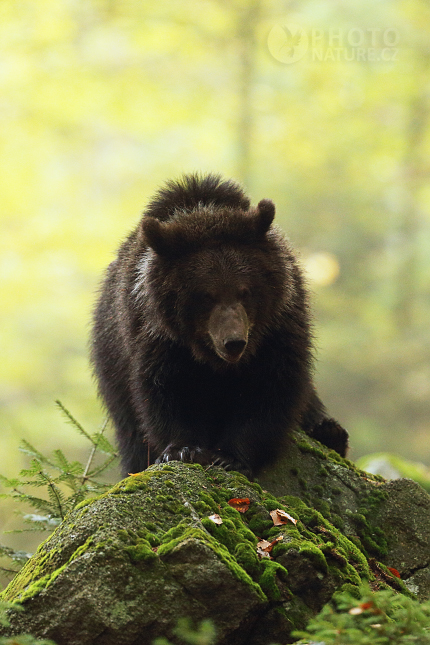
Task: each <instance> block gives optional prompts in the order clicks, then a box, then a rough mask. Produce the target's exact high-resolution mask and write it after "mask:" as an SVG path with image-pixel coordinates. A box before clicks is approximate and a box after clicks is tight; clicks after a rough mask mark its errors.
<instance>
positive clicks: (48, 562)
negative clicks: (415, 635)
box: [0, 432, 430, 645]
mask: <svg viewBox="0 0 430 645" xmlns="http://www.w3.org/2000/svg"><path fill="white" fill-rule="evenodd" d="M233 500H245V501H239V502H238V501H236V502H235V501H233ZM247 500H249V502H248V501H247ZM229 502H230V503H229ZM278 510H279V511H281V512H280V513H273V511H278ZM271 512H272V514H271ZM216 515H218V516H219V517H220V518H221V520H222V523H221V524H220V523H217V522H219V521H220V520H218V519H217V518H216V517H212V516H216ZM214 520H215V521H214ZM429 535H430V497H429V496H428V494H427V493H426V492H425V491H424V490H423V489H422V488H420V486H418V485H417V484H415V483H414V482H412V481H410V480H396V481H392V482H385V481H384V480H383V479H382V478H381V477H378V476H373V475H370V474H368V473H365V472H362V471H359V470H357V468H356V467H355V466H354V465H353V464H352V463H351V462H349V461H347V460H344V459H342V458H341V457H339V456H338V455H337V454H336V453H334V452H333V451H329V450H328V449H326V448H325V447H323V446H322V445H321V444H319V443H318V442H315V441H312V440H311V439H309V438H308V437H307V436H305V435H304V434H302V433H300V432H297V433H293V434H292V436H291V439H290V441H289V445H288V447H287V450H286V451H285V455H284V456H283V457H281V458H280V459H279V461H278V463H277V464H276V465H275V467H273V468H272V469H268V470H267V471H264V472H262V473H261V476H260V477H259V480H258V482H249V481H248V480H247V479H246V478H245V477H244V476H243V475H240V474H238V473H236V472H230V473H228V472H225V471H224V470H223V469H221V468H219V467H208V468H203V467H201V466H199V465H194V464H183V463H180V462H172V463H169V464H165V465H159V466H151V467H150V468H148V469H147V470H146V471H144V472H142V473H140V474H138V475H133V476H131V477H128V478H127V479H125V480H123V481H121V482H119V483H118V484H117V485H115V486H114V487H113V488H112V489H110V491H109V492H107V493H105V494H104V495H102V496H100V497H98V498H94V499H88V500H85V501H84V502H82V503H81V504H79V505H78V506H77V507H76V508H75V510H74V511H73V512H71V513H70V514H69V515H68V516H67V517H66V518H65V520H64V521H63V523H62V524H61V525H60V526H59V527H58V528H57V529H56V530H55V531H54V533H53V534H52V535H51V536H50V537H49V538H48V539H47V540H45V542H43V543H42V544H41V545H40V547H39V549H38V551H37V552H36V553H35V555H34V556H33V557H32V558H31V559H30V560H29V561H28V563H27V564H26V565H25V566H24V568H23V569H22V570H21V571H20V572H19V573H18V574H17V576H16V577H15V578H14V579H13V580H12V582H11V583H10V584H9V586H8V587H7V588H6V590H5V591H4V592H3V594H2V599H3V600H7V601H14V602H18V603H21V604H22V606H23V608H24V611H23V612H19V613H13V612H12V613H11V614H10V621H11V622H10V627H8V628H2V629H0V634H2V635H15V634H19V633H29V634H32V635H33V636H37V637H39V638H50V639H52V640H54V641H55V642H56V643H57V644H58V645H146V644H148V645H150V644H152V643H153V640H154V639H155V638H156V637H160V636H164V637H166V638H168V639H169V640H170V641H171V642H173V643H179V642H181V641H178V639H177V637H176V636H175V627H176V625H177V623H178V620H179V619H180V618H184V617H187V618H189V619H191V621H192V622H193V623H194V624H196V625H197V624H198V623H200V622H201V621H202V620H203V619H211V620H212V622H213V624H214V625H215V628H216V633H217V638H216V642H217V643H219V644H220V645H222V644H225V645H227V644H228V645H236V644H237V645H241V644H243V645H244V644H245V643H246V644H247V645H269V644H271V643H275V642H280V643H291V642H293V641H294V637H292V636H291V632H292V631H293V630H294V629H302V628H304V627H305V626H306V624H307V622H308V620H309V619H310V618H311V617H312V616H313V615H315V614H316V613H317V612H318V611H319V610H320V609H321V608H322V606H323V605H324V604H325V603H326V602H328V601H329V600H330V598H331V597H332V595H333V593H335V592H336V591H339V590H341V589H348V590H350V591H351V592H353V593H354V592H356V591H357V588H358V585H359V584H360V582H361V580H364V579H365V580H369V582H370V584H371V586H372V588H374V589H378V588H383V587H386V586H391V587H393V588H395V589H397V590H398V591H399V592H402V593H406V594H411V593H413V594H416V595H417V596H418V597H419V598H420V599H426V598H428V597H429V596H430V572H429V562H430V545H429V540H428V536H429ZM396 570H397V571H396ZM397 572H398V573H399V574H400V576H401V578H399V577H398V573H397Z"/></svg>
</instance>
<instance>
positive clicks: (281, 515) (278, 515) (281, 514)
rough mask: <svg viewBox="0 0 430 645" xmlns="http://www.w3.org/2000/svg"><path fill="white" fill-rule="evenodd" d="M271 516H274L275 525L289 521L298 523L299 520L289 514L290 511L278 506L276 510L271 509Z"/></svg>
mask: <svg viewBox="0 0 430 645" xmlns="http://www.w3.org/2000/svg"><path fill="white" fill-rule="evenodd" d="M270 517H271V518H272V520H273V524H274V525H275V526H282V525H283V524H286V523H287V522H292V523H293V524H297V520H296V519H295V518H294V517H291V515H288V513H286V512H285V511H283V510H282V509H280V508H277V509H276V510H275V511H270Z"/></svg>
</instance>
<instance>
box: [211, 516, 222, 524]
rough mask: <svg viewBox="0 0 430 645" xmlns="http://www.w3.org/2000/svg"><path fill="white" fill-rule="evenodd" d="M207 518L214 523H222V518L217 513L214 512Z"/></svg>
mask: <svg viewBox="0 0 430 645" xmlns="http://www.w3.org/2000/svg"><path fill="white" fill-rule="evenodd" d="M209 519H210V520H212V522H214V523H215V524H222V519H221V518H220V516H219V515H218V513H214V514H213V515H209Z"/></svg>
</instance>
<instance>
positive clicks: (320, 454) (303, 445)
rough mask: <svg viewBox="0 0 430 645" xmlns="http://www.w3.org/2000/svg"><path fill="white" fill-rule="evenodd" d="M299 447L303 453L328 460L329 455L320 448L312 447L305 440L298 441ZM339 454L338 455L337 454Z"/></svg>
mask: <svg viewBox="0 0 430 645" xmlns="http://www.w3.org/2000/svg"><path fill="white" fill-rule="evenodd" d="M296 443H297V447H298V448H299V450H300V451H301V452H305V453H306V452H308V453H310V454H311V455H315V456H316V457H319V458H320V459H327V455H326V454H325V452H324V451H323V450H320V448H316V447H315V446H313V445H311V444H310V443H308V442H307V441H305V440H301V441H297V442H296ZM316 443H319V442H316ZM336 454H337V453H336Z"/></svg>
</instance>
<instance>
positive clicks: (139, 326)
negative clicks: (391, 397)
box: [92, 175, 348, 475]
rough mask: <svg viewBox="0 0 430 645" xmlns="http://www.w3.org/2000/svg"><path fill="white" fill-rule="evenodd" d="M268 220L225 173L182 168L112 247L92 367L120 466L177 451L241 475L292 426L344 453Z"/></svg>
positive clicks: (295, 291) (289, 254) (291, 272)
mask: <svg viewBox="0 0 430 645" xmlns="http://www.w3.org/2000/svg"><path fill="white" fill-rule="evenodd" d="M274 215H275V207H274V204H273V203H272V202H271V201H270V200H262V201H260V203H259V204H258V206H257V207H256V208H251V207H250V202H249V199H248V198H247V197H246V195H245V194H244V192H243V191H242V189H241V187H240V186H239V185H238V184H236V183H234V182H233V181H226V180H222V179H221V177H219V176H217V175H208V176H205V177H200V176H198V175H189V176H185V177H183V179H182V180H180V181H177V182H174V181H171V182H168V183H167V184H166V186H165V187H164V188H162V189H161V190H160V191H159V192H158V193H157V194H156V195H155V197H154V199H153V200H152V201H151V202H150V203H149V205H148V207H147V209H146V211H145V213H144V215H143V217H142V220H141V222H140V223H139V224H138V226H137V227H136V229H135V230H134V231H133V232H132V233H131V235H130V236H129V237H128V238H127V239H126V240H125V242H124V243H123V244H122V245H121V247H120V249H119V251H118V257H117V259H116V260H115V261H114V262H112V264H111V265H110V266H109V268H108V271H107V274H106V277H105V280H104V283H103V286H102V289H101V293H100V297H99V301H98V304H97V307H96V310H95V315H94V327H93V336H92V362H93V365H94V370H95V374H96V378H97V380H98V384H99V391H100V394H101V396H102V398H103V400H104V402H105V404H106V407H107V410H108V412H109V414H110V416H111V418H112V420H113V423H114V424H115V427H116V432H117V438H118V442H119V449H120V454H121V459H122V466H123V472H124V474H126V473H133V472H139V471H141V470H143V469H144V468H146V467H147V466H148V465H149V463H152V462H153V461H154V460H157V462H166V461H170V460H173V459H179V460H182V461H187V462H198V463H201V464H209V463H215V464H220V465H222V466H224V467H225V468H228V469H236V470H241V471H242V472H245V473H246V474H248V475H255V474H256V473H258V471H259V469H260V468H261V467H263V466H265V465H267V464H270V463H271V462H273V461H274V460H275V459H276V457H277V456H278V455H279V453H280V451H281V449H282V448H283V446H284V440H285V438H286V436H287V435H288V431H289V430H290V429H291V428H294V427H295V426H298V425H300V426H301V427H302V428H303V429H304V430H305V431H306V432H307V433H308V434H310V435H312V436H314V437H315V438H317V439H319V440H320V441H322V442H323V443H325V444H326V445H327V446H329V447H330V448H334V449H335V450H337V451H338V452H339V453H340V454H341V455H343V456H344V455H345V453H346V449H347V439H348V435H347V432H346V431H345V430H344V429H343V428H342V427H341V426H339V425H338V424H337V423H336V422H335V421H333V420H332V419H328V417H327V414H326V411H325V409H324V406H323V405H322V403H321V401H320V400H319V398H318V396H317V394H316V392H315V389H314V387H313V384H312V349H311V331H310V315H309V308H308V297H307V292H306V287H305V284H304V280H303V277H302V273H301V270H300V268H299V266H298V263H297V261H296V258H295V255H294V252H293V251H292V249H291V247H290V245H289V243H288V242H287V241H286V239H285V238H284V236H283V235H282V233H281V231H280V230H279V229H277V228H275V227H273V226H272V221H273V218H274Z"/></svg>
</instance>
